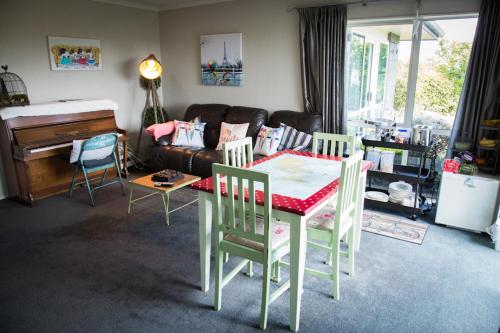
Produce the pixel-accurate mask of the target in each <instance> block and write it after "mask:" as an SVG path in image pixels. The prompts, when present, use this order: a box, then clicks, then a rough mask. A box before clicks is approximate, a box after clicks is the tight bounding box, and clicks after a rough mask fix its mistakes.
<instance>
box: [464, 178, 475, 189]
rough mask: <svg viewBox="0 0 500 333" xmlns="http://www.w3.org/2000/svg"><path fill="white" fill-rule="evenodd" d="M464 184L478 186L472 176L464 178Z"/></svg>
mask: <svg viewBox="0 0 500 333" xmlns="http://www.w3.org/2000/svg"><path fill="white" fill-rule="evenodd" d="M464 185H465V186H467V187H470V188H475V187H476V186H475V185H474V181H473V180H472V178H466V179H465V180H464Z"/></svg>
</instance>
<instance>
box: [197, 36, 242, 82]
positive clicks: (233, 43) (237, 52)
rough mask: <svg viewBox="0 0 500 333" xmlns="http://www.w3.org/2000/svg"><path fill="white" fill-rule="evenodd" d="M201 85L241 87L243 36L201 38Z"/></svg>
mask: <svg viewBox="0 0 500 333" xmlns="http://www.w3.org/2000/svg"><path fill="white" fill-rule="evenodd" d="M200 48H201V83H202V84H203V85H207V86H229V87H240V86H241V85H242V79H243V61H242V34H241V33H233V34H218V35H202V36H200Z"/></svg>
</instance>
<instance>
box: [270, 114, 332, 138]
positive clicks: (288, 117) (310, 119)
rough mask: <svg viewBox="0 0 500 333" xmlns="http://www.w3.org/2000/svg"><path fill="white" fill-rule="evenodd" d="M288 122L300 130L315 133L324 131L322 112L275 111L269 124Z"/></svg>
mask: <svg viewBox="0 0 500 333" xmlns="http://www.w3.org/2000/svg"><path fill="white" fill-rule="evenodd" d="M280 123H283V124H286V125H288V126H291V127H293V128H295V129H297V130H298V131H300V132H305V133H307V134H313V133H314V132H321V131H323V117H322V116H321V114H320V113H305V112H296V111H275V112H274V113H273V114H272V115H271V119H270V120H269V126H271V127H279V126H280Z"/></svg>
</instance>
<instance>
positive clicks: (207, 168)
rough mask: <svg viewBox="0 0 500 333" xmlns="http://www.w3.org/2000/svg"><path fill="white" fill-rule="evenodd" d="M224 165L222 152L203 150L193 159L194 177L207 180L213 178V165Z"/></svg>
mask: <svg viewBox="0 0 500 333" xmlns="http://www.w3.org/2000/svg"><path fill="white" fill-rule="evenodd" d="M213 163H222V151H221V150H213V149H203V150H201V151H199V152H198V153H196V155H195V156H194V158H193V166H192V172H193V175H197V176H200V177H202V178H207V177H210V176H212V164H213Z"/></svg>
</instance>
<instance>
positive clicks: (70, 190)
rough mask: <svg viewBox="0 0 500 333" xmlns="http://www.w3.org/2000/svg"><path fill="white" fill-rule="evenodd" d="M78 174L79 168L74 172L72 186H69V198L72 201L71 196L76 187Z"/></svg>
mask: <svg viewBox="0 0 500 333" xmlns="http://www.w3.org/2000/svg"><path fill="white" fill-rule="evenodd" d="M77 173H78V168H75V170H74V171H73V179H71V185H70V186H69V195H68V197H69V198H70V199H71V196H72V195H73V188H74V187H75V179H76V174H77Z"/></svg>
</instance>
